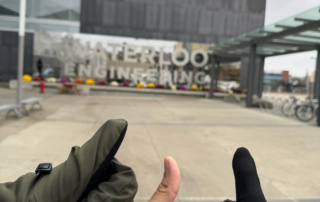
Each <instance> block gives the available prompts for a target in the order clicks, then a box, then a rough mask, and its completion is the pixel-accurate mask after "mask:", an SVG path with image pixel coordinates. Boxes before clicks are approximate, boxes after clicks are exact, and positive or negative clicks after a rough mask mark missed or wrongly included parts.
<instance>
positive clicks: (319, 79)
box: [314, 47, 320, 126]
mask: <svg viewBox="0 0 320 202" xmlns="http://www.w3.org/2000/svg"><path fill="white" fill-rule="evenodd" d="M315 77H316V78H315V82H314V83H315V86H314V89H315V91H314V92H315V95H317V97H316V98H315V97H314V99H318V109H317V111H318V112H317V125H318V126H320V109H319V105H320V96H319V95H320V86H319V84H320V47H318V54H317V62H316V75H315ZM315 95H314V96H315Z"/></svg>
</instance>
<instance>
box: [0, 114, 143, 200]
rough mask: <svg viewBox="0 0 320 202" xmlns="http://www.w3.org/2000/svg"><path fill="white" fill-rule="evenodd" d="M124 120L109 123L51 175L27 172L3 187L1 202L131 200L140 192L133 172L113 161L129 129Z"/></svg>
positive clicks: (1, 185)
mask: <svg viewBox="0 0 320 202" xmlns="http://www.w3.org/2000/svg"><path fill="white" fill-rule="evenodd" d="M127 125H128V124H127V122H126V121H125V120H121V119H119V120H109V121H107V122H106V123H105V124H103V125H102V126H101V127H100V129H99V130H98V131H97V132H96V133H95V135H94V136H93V137H92V138H91V139H90V140H88V141H87V142H86V143H85V144H84V145H83V146H82V147H81V148H80V147H73V148H72V149H71V152H70V154H69V157H68V159H67V160H66V161H65V162H63V163H61V164H60V165H58V166H56V167H55V168H53V169H52V172H51V174H48V175H39V174H38V175H36V174H34V173H28V174H26V175H24V176H21V177H20V178H19V179H17V180H16V181H15V182H8V183H4V184H0V201H1V202H11V201H12V202H13V201H14V202H16V201H17V202H20V201H21V202H42V201H43V202H73V201H74V202H76V201H79V202H83V201H85V202H95V201H97V202H98V201H99V202H100V201H117V202H126V201H132V200H133V198H134V196H135V194H136V192H137V188H138V185H137V181H136V178H135V174H134V172H133V170H132V169H131V168H129V167H127V166H125V165H123V164H121V163H120V162H119V161H118V160H117V159H115V158H114V156H115V154H116V152H117V150H118V148H119V147H120V145H121V142H122V140H123V138H124V136H125V133H126V130H127Z"/></svg>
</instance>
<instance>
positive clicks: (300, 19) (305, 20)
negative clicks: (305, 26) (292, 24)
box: [294, 18, 316, 23]
mask: <svg viewBox="0 0 320 202" xmlns="http://www.w3.org/2000/svg"><path fill="white" fill-rule="evenodd" d="M294 20H296V21H301V22H306V23H309V22H314V21H316V20H310V19H305V18H294Z"/></svg>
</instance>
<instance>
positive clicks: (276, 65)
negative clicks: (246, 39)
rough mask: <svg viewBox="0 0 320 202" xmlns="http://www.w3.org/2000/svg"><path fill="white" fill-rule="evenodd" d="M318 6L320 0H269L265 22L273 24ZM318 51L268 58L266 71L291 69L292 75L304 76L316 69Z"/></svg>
mask: <svg viewBox="0 0 320 202" xmlns="http://www.w3.org/2000/svg"><path fill="white" fill-rule="evenodd" d="M316 6H320V0H267V8H266V18H265V24H266V25H268V24H271V23H274V22H277V21H280V20H283V19H285V18H288V17H291V16H293V15H296V14H299V13H302V12H304V11H307V10H309V9H312V8H314V7H316ZM315 58H316V52H315V51H312V52H304V53H298V54H290V55H286V56H277V57H270V58H267V59H266V61H265V72H273V73H280V72H281V71H282V70H289V71H290V74H291V75H292V76H304V75H306V72H307V71H308V72H309V74H311V73H312V72H313V71H314V70H315Z"/></svg>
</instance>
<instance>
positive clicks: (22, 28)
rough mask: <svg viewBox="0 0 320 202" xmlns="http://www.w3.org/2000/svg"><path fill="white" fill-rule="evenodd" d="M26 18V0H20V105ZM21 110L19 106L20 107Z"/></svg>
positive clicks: (18, 100) (18, 93)
mask: <svg viewBox="0 0 320 202" xmlns="http://www.w3.org/2000/svg"><path fill="white" fill-rule="evenodd" d="M25 18H26V0H20V19H19V23H20V24H19V55H18V71H17V72H18V74H17V82H18V83H17V104H18V105H20V106H21V99H22V86H21V84H22V74H23V55H24V34H25ZM19 110H21V107H20V109H19Z"/></svg>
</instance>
